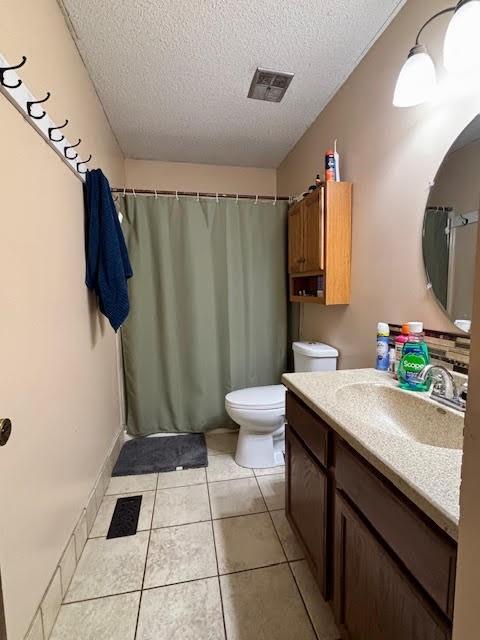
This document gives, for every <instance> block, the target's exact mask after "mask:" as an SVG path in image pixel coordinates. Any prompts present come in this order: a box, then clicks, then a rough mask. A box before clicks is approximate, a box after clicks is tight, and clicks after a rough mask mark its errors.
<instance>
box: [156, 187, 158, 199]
mask: <svg viewBox="0 0 480 640" xmlns="http://www.w3.org/2000/svg"><path fill="white" fill-rule="evenodd" d="M157 198H158V193H157V190H156V189H155V200H156V199H157Z"/></svg>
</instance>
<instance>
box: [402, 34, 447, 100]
mask: <svg viewBox="0 0 480 640" xmlns="http://www.w3.org/2000/svg"><path fill="white" fill-rule="evenodd" d="M436 86H437V77H436V73H435V65H434V64H433V60H432V59H431V57H430V56H429V55H428V53H427V50H426V48H425V47H424V46H423V45H421V44H418V45H415V46H414V47H413V48H412V49H411V50H410V53H409V54H408V58H407V59H406V61H405V64H404V65H403V67H402V68H401V70H400V74H399V76H398V80H397V84H396V86H395V93H394V95H393V104H394V106H395V107H415V106H416V105H418V104H422V103H423V102H427V101H428V100H430V99H431V98H433V96H434V93H435V89H436Z"/></svg>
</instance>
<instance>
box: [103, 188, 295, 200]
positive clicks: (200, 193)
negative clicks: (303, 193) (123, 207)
mask: <svg viewBox="0 0 480 640" xmlns="http://www.w3.org/2000/svg"><path fill="white" fill-rule="evenodd" d="M111 191H112V193H121V194H123V193H131V194H133V195H136V194H139V195H148V196H154V195H157V196H192V197H195V198H196V197H198V198H233V199H236V198H238V199H239V200H272V201H276V202H282V201H287V202H288V201H289V200H290V199H291V198H290V196H278V197H277V196H264V195H259V194H256V193H255V194H253V195H252V194H245V193H208V192H204V191H165V190H161V189H157V190H155V189H123V188H121V189H118V188H117V187H114V188H112V189H111Z"/></svg>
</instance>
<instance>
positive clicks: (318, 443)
mask: <svg viewBox="0 0 480 640" xmlns="http://www.w3.org/2000/svg"><path fill="white" fill-rule="evenodd" d="M287 422H288V424H289V425H290V426H291V427H292V428H293V430H294V431H295V432H296V434H297V435H298V436H299V437H300V439H301V440H302V441H303V443H304V444H305V445H306V446H307V447H308V449H310V451H311V453H312V454H313V455H314V456H315V457H316V458H317V460H318V461H319V462H320V463H321V464H322V465H323V466H324V467H326V466H327V460H328V440H329V431H330V430H329V428H328V426H327V425H326V424H325V423H324V422H323V420H321V418H319V417H318V416H317V415H315V414H314V413H313V411H311V410H310V409H309V408H308V407H307V406H306V405H304V404H303V402H302V401H301V400H298V398H296V396H294V395H293V393H291V392H290V391H289V392H288V393H287Z"/></svg>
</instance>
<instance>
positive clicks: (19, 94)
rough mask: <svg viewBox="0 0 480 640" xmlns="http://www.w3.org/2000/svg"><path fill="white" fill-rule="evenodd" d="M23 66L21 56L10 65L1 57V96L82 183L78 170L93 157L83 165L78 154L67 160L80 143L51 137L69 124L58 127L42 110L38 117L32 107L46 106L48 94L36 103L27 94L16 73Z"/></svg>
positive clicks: (80, 172)
mask: <svg viewBox="0 0 480 640" xmlns="http://www.w3.org/2000/svg"><path fill="white" fill-rule="evenodd" d="M26 62H27V58H26V57H25V56H22V60H21V62H19V63H18V64H15V65H11V64H9V63H8V60H7V59H6V58H5V57H4V56H3V55H2V54H1V53H0V93H2V94H3V95H4V96H5V97H6V98H7V100H8V101H9V102H10V103H11V104H12V105H13V106H14V107H15V108H16V109H17V111H18V112H19V113H20V114H21V115H22V116H23V117H24V118H25V121H26V122H28V124H30V125H31V126H32V127H33V129H35V131H36V132H37V133H39V134H40V136H41V137H42V138H43V139H44V140H45V142H47V144H48V145H49V146H50V147H51V148H52V149H53V150H54V151H55V153H56V154H57V155H58V156H59V158H61V160H62V161H63V162H64V163H65V164H66V165H67V166H68V167H69V168H70V169H71V170H72V171H73V173H74V174H75V175H76V176H77V178H79V179H80V180H81V181H82V182H84V181H85V173H86V171H83V170H80V169H79V165H80V167H81V166H82V165H83V164H85V163H86V162H90V160H91V158H92V156H91V155H90V157H89V158H88V160H85V161H83V160H82V159H81V158H80V157H79V155H78V153H75V155H74V156H69V155H68V150H69V149H72V148H74V147H77V146H78V145H79V144H80V142H81V140H80V139H79V141H78V142H76V143H75V144H70V142H69V141H68V140H67V138H66V137H65V136H64V135H63V134H62V135H61V136H60V137H58V138H57V137H53V136H52V134H53V135H55V133H54V132H55V131H56V130H58V129H63V128H64V127H66V126H67V124H68V120H65V122H64V124H61V125H57V124H56V123H55V122H54V121H53V120H52V119H51V118H50V116H49V115H48V113H47V112H46V111H45V110H44V109H43V108H42V111H43V113H41V114H40V113H38V107H37V109H36V108H35V105H37V104H42V103H44V102H46V101H47V100H48V99H49V98H50V95H51V94H50V92H47V93H46V96H45V97H44V98H41V99H40V100H39V99H37V98H36V97H35V96H34V95H33V94H32V93H31V92H30V91H29V89H28V88H27V87H26V85H25V83H24V82H23V80H22V79H21V78H19V76H18V75H17V73H16V71H17V70H18V69H20V68H21V67H23V65H24V64H25V63H26ZM32 108H33V111H32Z"/></svg>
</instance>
